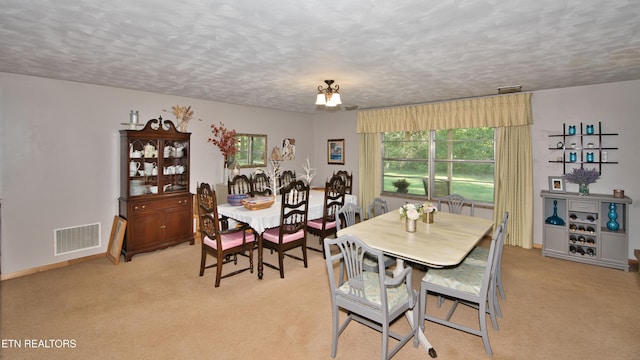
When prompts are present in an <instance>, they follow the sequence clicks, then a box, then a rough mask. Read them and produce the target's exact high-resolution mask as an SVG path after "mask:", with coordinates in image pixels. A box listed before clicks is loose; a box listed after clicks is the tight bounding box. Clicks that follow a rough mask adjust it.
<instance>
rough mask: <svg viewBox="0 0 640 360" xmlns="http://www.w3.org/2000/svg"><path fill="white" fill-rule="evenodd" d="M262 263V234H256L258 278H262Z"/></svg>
mask: <svg viewBox="0 0 640 360" xmlns="http://www.w3.org/2000/svg"><path fill="white" fill-rule="evenodd" d="M263 270H264V264H263V263H262V234H260V235H258V279H260V280H262V271H263Z"/></svg>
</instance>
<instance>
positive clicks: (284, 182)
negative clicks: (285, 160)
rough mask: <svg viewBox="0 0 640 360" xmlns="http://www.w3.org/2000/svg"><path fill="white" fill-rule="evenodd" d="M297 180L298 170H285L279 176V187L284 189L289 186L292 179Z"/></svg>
mask: <svg viewBox="0 0 640 360" xmlns="http://www.w3.org/2000/svg"><path fill="white" fill-rule="evenodd" d="M295 180H296V172H295V171H292V170H284V171H283V172H282V173H281V174H280V177H279V178H278V187H279V188H280V189H284V188H285V187H287V186H288V185H289V184H290V183H291V182H292V181H295Z"/></svg>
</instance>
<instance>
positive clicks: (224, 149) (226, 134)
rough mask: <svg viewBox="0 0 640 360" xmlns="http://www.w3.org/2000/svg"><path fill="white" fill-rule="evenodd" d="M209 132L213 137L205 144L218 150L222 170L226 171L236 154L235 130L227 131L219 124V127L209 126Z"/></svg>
mask: <svg viewBox="0 0 640 360" xmlns="http://www.w3.org/2000/svg"><path fill="white" fill-rule="evenodd" d="M211 132H212V133H213V137H212V138H209V139H207V142H210V143H212V144H213V145H215V146H217V147H218V149H220V152H221V153H222V156H224V168H225V170H226V169H228V167H229V166H230V165H231V164H232V163H233V162H234V157H235V155H236V153H237V152H238V148H237V147H236V131H235V129H231V130H229V129H227V128H226V127H225V126H224V124H223V123H222V122H220V126H216V124H211ZM225 177H226V176H225ZM225 180H226V179H225Z"/></svg>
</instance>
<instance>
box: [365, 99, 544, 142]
mask: <svg viewBox="0 0 640 360" xmlns="http://www.w3.org/2000/svg"><path fill="white" fill-rule="evenodd" d="M532 123H533V121H532V118H531V93H520V94H512V95H502V96H493V97H483V98H473V99H464V100H456V101H447V102H439V103H430V104H424V105H415V106H406V107H396V108H385V109H373V110H362V111H358V124H357V132H358V133H384V132H391V131H422V130H442V129H460V128H473V127H493V128H499V127H503V126H517V125H531V124H532Z"/></svg>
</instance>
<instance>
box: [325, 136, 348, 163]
mask: <svg viewBox="0 0 640 360" xmlns="http://www.w3.org/2000/svg"><path fill="white" fill-rule="evenodd" d="M327 162H328V163H329V164H335V165H344V139H329V140H327Z"/></svg>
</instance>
